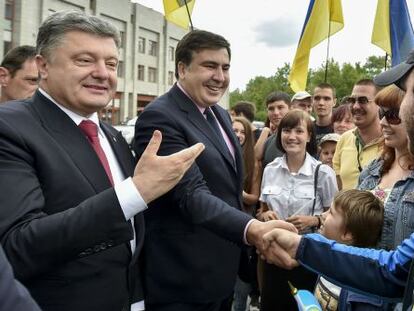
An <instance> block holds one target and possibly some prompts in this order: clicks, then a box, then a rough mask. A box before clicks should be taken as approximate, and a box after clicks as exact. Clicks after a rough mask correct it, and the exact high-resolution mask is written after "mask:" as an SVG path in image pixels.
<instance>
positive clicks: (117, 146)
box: [99, 122, 134, 177]
mask: <svg viewBox="0 0 414 311" xmlns="http://www.w3.org/2000/svg"><path fill="white" fill-rule="evenodd" d="M99 123H100V126H101V129H102V131H103V132H104V134H105V136H106V138H107V139H108V141H109V144H110V145H111V148H112V150H113V151H114V153H115V156H116V158H117V160H118V163H119V165H120V167H121V169H122V173H123V174H124V176H125V177H129V176H132V175H133V172H134V163H133V161H131V160H132V155H131V150H130V149H129V147H128V145H127V144H126V142H125V141H124V139H123V137H122V134H121V132H118V131H114V130H113V129H112V127H111V126H109V125H108V124H106V123H105V122H99Z"/></svg>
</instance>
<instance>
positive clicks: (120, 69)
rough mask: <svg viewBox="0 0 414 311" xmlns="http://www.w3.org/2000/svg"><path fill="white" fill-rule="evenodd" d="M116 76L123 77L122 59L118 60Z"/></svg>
mask: <svg viewBox="0 0 414 311" xmlns="http://www.w3.org/2000/svg"><path fill="white" fill-rule="evenodd" d="M117 75H118V77H123V76H124V62H123V61H121V60H120V61H119V62H118V74H117Z"/></svg>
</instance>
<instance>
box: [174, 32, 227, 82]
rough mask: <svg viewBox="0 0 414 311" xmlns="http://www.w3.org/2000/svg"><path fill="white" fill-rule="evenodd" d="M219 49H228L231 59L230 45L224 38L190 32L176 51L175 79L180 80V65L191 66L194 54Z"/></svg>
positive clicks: (205, 33) (208, 33)
mask: <svg viewBox="0 0 414 311" xmlns="http://www.w3.org/2000/svg"><path fill="white" fill-rule="evenodd" d="M219 49H226V50H227V53H228V54H229V59H231V50H230V43H229V42H228V41H227V40H226V39H225V38H224V37H222V36H220V35H218V34H215V33H212V32H209V31H205V30H192V31H190V32H189V33H187V34H186V35H185V36H184V37H183V38H182V39H181V40H180V42H178V44H177V48H176V50H175V77H176V78H177V79H178V64H179V63H180V62H182V63H184V64H185V65H186V66H188V65H190V64H191V61H192V59H193V54H194V53H197V52H199V51H201V50H219Z"/></svg>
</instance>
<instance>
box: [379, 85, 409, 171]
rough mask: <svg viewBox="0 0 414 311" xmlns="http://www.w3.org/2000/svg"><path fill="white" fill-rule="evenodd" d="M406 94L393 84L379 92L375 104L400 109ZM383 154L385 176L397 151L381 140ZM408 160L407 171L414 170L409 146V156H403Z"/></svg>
mask: <svg viewBox="0 0 414 311" xmlns="http://www.w3.org/2000/svg"><path fill="white" fill-rule="evenodd" d="M404 95H405V92H404V91H402V90H401V89H400V88H399V87H397V86H396V85H395V84H391V85H389V86H387V87H385V88H383V89H382V90H380V91H379V92H378V94H377V95H376V96H375V99H374V101H375V103H376V104H377V105H378V106H381V107H386V108H390V109H399V108H400V106H401V103H402V100H403V97H404ZM381 146H382V152H381V156H380V158H381V159H382V160H384V163H383V165H382V167H381V172H380V174H381V176H384V175H385V174H387V173H388V171H389V170H390V169H391V166H392V164H393V163H394V161H395V149H394V148H392V147H389V146H386V145H385V142H384V139H383V138H382V140H381ZM403 156H404V157H407V158H408V167H407V168H406V169H410V170H411V169H413V168H414V157H413V155H411V154H410V153H409V152H408V145H407V154H404V155H403Z"/></svg>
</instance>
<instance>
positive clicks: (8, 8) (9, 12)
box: [4, 0, 13, 20]
mask: <svg viewBox="0 0 414 311" xmlns="http://www.w3.org/2000/svg"><path fill="white" fill-rule="evenodd" d="M4 18H5V19H8V20H11V19H13V2H12V1H10V0H9V1H6V5H5V9H4Z"/></svg>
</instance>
